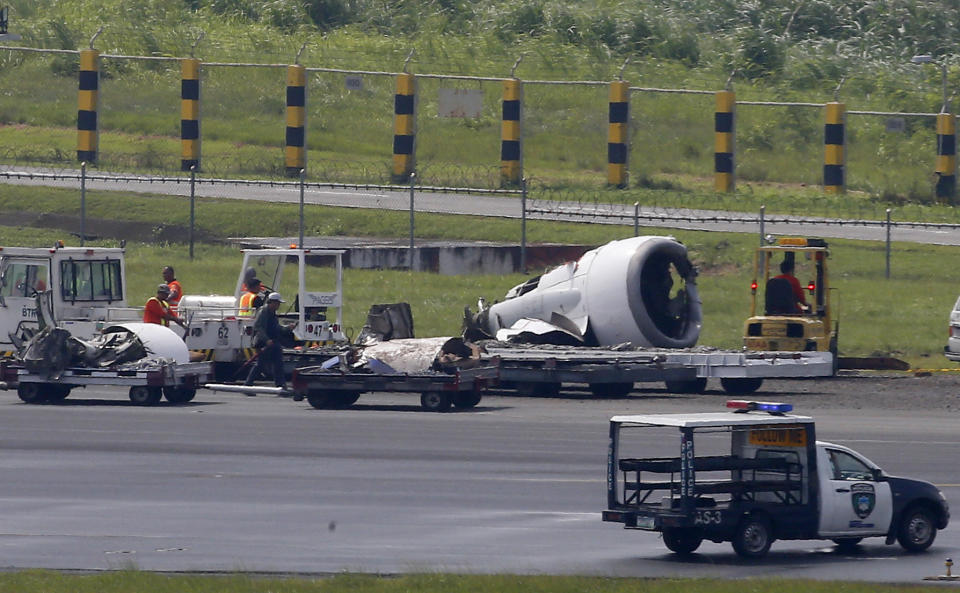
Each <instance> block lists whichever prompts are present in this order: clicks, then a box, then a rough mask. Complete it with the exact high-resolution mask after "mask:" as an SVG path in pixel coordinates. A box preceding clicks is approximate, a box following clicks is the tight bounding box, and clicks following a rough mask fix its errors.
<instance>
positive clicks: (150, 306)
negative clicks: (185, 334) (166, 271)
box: [143, 284, 187, 328]
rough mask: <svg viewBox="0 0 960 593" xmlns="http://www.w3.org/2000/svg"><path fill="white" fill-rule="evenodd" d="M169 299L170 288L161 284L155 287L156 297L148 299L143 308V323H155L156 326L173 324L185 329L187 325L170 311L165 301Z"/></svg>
mask: <svg viewBox="0 0 960 593" xmlns="http://www.w3.org/2000/svg"><path fill="white" fill-rule="evenodd" d="M169 297H170V287H169V286H167V285H166V284H161V285H160V286H158V287H157V296H155V297H150V298H149V299H148V300H147V304H146V305H144V307H143V322H144V323H156V324H157V325H165V326H167V327H169V326H170V322H171V321H172V322H174V323H176V324H177V325H179V326H180V327H183V328H186V327H187V324H186V323H184V322H183V320H182V319H180V318H179V317H177V314H176V313H174V312H173V311H171V310H170V305H169V304H167V299H168V298H169Z"/></svg>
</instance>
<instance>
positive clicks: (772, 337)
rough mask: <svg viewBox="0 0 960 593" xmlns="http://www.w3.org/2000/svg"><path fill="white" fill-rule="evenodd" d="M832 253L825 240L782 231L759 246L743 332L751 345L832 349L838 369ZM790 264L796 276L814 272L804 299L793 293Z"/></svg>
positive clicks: (745, 341) (809, 275) (753, 347)
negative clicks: (768, 243) (803, 301)
mask: <svg viewBox="0 0 960 593" xmlns="http://www.w3.org/2000/svg"><path fill="white" fill-rule="evenodd" d="M829 256H830V252H829V250H828V247H827V243H826V241H824V240H823V239H815V238H806V237H780V238H778V239H776V241H775V242H774V243H773V244H770V245H763V246H761V247H759V248H757V251H756V255H755V257H754V273H753V280H752V282H751V284H750V291H751V303H750V317H749V318H748V319H747V321H746V323H745V324H744V332H743V336H744V337H743V345H744V346H745V347H746V349H747V350H760V351H770V350H779V351H814V352H830V353H831V354H833V371H834V374H836V370H837V368H838V364H839V359H838V358H837V354H838V353H837V334H838V330H839V323H838V320H837V319H836V316H835V315H834V312H833V309H832V308H831V303H830V279H829V274H828V266H827V260H828V258H829ZM774 266H780V267H779V270H780V272H782V273H778V272H777V271H774V270H777V268H775V267H774ZM788 269H789V270H793V274H789V275H792V276H793V278H809V280H808V281H807V282H806V284H805V285H802V288H804V289H805V290H806V292H807V293H808V295H809V298H806V297H804V300H806V301H807V302H806V303H805V304H803V303H799V302H798V300H799V299H797V295H796V294H794V287H793V286H792V285H791V280H790V279H789V278H788V277H787V276H788V273H787V270H788ZM793 282H794V283H796V284H800V283H799V281H797V280H793Z"/></svg>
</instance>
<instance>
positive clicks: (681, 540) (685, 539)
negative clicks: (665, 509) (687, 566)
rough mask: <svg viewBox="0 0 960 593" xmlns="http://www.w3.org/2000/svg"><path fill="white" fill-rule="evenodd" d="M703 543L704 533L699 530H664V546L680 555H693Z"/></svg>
mask: <svg viewBox="0 0 960 593" xmlns="http://www.w3.org/2000/svg"><path fill="white" fill-rule="evenodd" d="M701 542H703V532H702V531H700V530H699V529H691V528H674V529H664V530H663V544H664V545H665V546H667V549H668V550H670V551H671V552H674V553H676V554H680V555H683V556H685V555H687V554H692V553H693V552H694V551H695V550H696V549H697V548H699V547H700V543H701Z"/></svg>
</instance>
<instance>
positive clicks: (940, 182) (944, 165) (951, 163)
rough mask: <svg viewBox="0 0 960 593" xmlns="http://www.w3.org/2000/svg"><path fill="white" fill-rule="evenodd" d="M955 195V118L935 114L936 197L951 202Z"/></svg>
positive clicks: (944, 114)
mask: <svg viewBox="0 0 960 593" xmlns="http://www.w3.org/2000/svg"><path fill="white" fill-rule="evenodd" d="M956 193H957V117H956V116H955V115H953V114H952V113H938V114H937V197H938V198H947V199H948V200H953V197H954V196H955V195H956Z"/></svg>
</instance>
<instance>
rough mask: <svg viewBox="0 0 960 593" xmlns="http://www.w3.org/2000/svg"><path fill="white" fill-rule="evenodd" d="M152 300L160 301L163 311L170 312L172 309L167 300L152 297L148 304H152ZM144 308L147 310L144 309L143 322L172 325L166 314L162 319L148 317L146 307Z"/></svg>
mask: <svg viewBox="0 0 960 593" xmlns="http://www.w3.org/2000/svg"><path fill="white" fill-rule="evenodd" d="M150 301H157V302H158V303H160V307H161V308H162V309H163V312H164V313H166V312H168V311H169V310H170V305H168V304H167V303H166V301H161V300H160V299H158V298H157V297H150V299H149V300H148V301H147V305H149V304H150ZM144 309H145V310H144V315H143V322H144V323H158V324H160V325H166V326H167V327H169V326H170V320H169V319H167V318H166V316H164V317H162V318H161V319H148V318H147V311H146V308H144Z"/></svg>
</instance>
